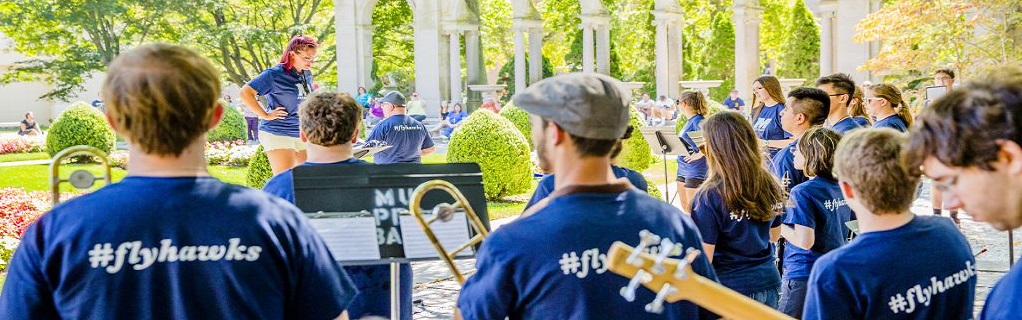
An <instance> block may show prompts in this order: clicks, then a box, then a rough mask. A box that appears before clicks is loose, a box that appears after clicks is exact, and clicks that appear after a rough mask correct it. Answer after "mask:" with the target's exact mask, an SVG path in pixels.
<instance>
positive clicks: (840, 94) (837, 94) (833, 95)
mask: <svg viewBox="0 0 1022 320" xmlns="http://www.w3.org/2000/svg"><path fill="white" fill-rule="evenodd" d="M846 94H848V93H835V94H828V96H831V97H837V96H843V95H846Z"/></svg>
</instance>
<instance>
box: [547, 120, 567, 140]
mask: <svg viewBox="0 0 1022 320" xmlns="http://www.w3.org/2000/svg"><path fill="white" fill-rule="evenodd" d="M547 126H548V127H549V128H550V130H547V132H548V133H549V134H550V135H551V136H550V137H547V138H548V139H551V140H550V141H553V142H554V145H555V146H556V145H559V144H561V143H564V140H565V139H567V138H568V132H567V131H564V129H561V127H560V126H558V125H557V124H556V123H554V122H553V121H550V122H547Z"/></svg>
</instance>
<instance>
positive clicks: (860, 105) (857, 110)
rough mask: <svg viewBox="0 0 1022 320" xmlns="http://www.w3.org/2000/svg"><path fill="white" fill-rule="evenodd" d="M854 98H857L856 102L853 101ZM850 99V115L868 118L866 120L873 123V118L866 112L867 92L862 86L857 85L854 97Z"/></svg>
mask: <svg viewBox="0 0 1022 320" xmlns="http://www.w3.org/2000/svg"><path fill="white" fill-rule="evenodd" d="M852 100H855V102H851V101H852ZM848 101H849V103H848V115H850V116H853V117H862V118H866V121H868V122H869V123H873V118H872V117H870V116H869V115H868V114H866V107H865V101H866V93H865V91H864V90H862V87H860V86H855V93H854V94H852V99H849V100H848Z"/></svg>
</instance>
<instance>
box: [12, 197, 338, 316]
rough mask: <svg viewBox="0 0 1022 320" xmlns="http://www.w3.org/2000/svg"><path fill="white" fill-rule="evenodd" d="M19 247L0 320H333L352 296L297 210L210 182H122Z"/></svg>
mask: <svg viewBox="0 0 1022 320" xmlns="http://www.w3.org/2000/svg"><path fill="white" fill-rule="evenodd" d="M22 240H23V241H22V243H21V246H20V247H19V248H18V250H17V251H16V252H15V254H14V258H13V260H12V262H11V265H10V269H8V270H9V273H8V275H7V283H6V284H5V287H4V290H3V296H2V297H0V314H2V315H3V318H4V319H29V318H31V319H59V318H64V319H143V318H153V317H157V318H168V319H197V318H207V319H333V318H335V317H337V316H338V315H340V314H341V312H342V311H343V310H344V309H345V308H346V307H347V305H348V303H349V301H351V299H352V297H353V296H354V294H355V292H354V287H353V286H352V284H351V280H350V279H348V277H347V275H346V274H345V273H344V271H343V270H342V269H341V267H340V266H339V265H337V263H336V262H334V258H333V256H331V254H330V252H329V251H328V250H327V247H326V244H325V243H324V242H323V240H322V239H321V238H320V237H319V235H318V234H317V233H316V231H315V230H313V228H312V226H311V225H310V223H309V221H308V220H307V219H306V218H305V217H304V216H303V215H302V213H301V212H300V211H299V210H298V208H295V206H294V205H291V204H290V203H287V202H285V201H284V200H281V199H279V198H277V197H273V196H270V195H268V194H266V193H264V192H261V191H257V190H251V189H247V188H243V187H238V186H233V185H229V184H225V183H223V182H220V181H219V180H217V179H215V178H208V177H205V178H197V177H187V178H146V177H127V178H125V179H124V180H122V181H121V182H119V183H115V184H112V185H109V186H106V187H104V188H102V189H99V190H97V191H96V192H93V193H91V194H86V195H82V196H80V197H78V198H76V199H73V200H70V201H68V202H65V203H63V204H61V205H58V206H57V207H55V208H54V209H53V210H51V211H50V212H49V213H47V214H45V215H43V216H42V217H41V218H39V220H38V221H36V222H35V223H34V224H33V225H32V226H30V227H29V228H28V230H27V231H26V232H25V234H24V238H23V239H22Z"/></svg>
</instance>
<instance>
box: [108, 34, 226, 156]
mask: <svg viewBox="0 0 1022 320" xmlns="http://www.w3.org/2000/svg"><path fill="white" fill-rule="evenodd" d="M102 96H103V100H104V102H105V103H106V113H107V116H109V117H110V120H111V121H112V122H113V125H114V126H116V127H117V129H118V132H119V133H120V134H121V135H123V136H124V138H125V139H127V140H129V141H131V142H132V144H134V145H135V146H136V147H138V148H140V149H141V150H142V152H144V153H147V154H155V155H169V156H180V155H181V153H182V152H183V151H184V149H185V148H187V147H188V146H189V145H190V144H192V143H193V142H194V141H195V139H197V138H199V137H202V136H203V135H204V134H205V133H206V131H208V130H209V129H210V126H211V124H212V121H213V113H214V111H215V110H217V109H218V108H222V106H220V105H219V102H218V100H217V98H219V97H220V74H219V73H218V72H217V71H216V68H214V67H213V64H211V63H210V62H209V60H206V58H203V57H202V56H200V55H199V54H197V53H195V52H194V51H192V50H190V49H188V48H185V47H183V46H178V45H171V44H163V43H156V44H148V45H144V46H141V47H138V48H136V49H133V50H131V51H128V52H125V53H122V54H121V55H120V56H118V57H117V59H114V61H113V62H111V63H110V67H109V68H108V70H107V76H106V80H104V82H103V90H102ZM221 110H222V109H221Z"/></svg>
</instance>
